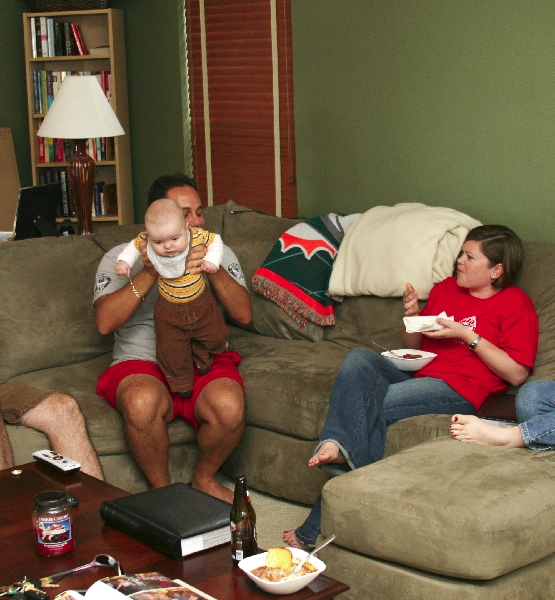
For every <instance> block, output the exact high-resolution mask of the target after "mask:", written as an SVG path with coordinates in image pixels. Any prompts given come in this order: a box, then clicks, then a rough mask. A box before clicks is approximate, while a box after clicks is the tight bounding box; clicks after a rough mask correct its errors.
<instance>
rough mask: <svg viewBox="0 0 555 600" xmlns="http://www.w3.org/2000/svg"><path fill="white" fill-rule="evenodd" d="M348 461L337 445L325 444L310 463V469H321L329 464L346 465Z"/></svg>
mask: <svg viewBox="0 0 555 600" xmlns="http://www.w3.org/2000/svg"><path fill="white" fill-rule="evenodd" d="M346 462H347V461H346V460H345V457H344V456H343V453H342V452H341V450H340V449H339V446H338V445H337V444H334V443H333V442H324V443H323V444H322V445H321V446H320V448H319V449H318V452H317V453H316V454H315V455H314V456H313V457H312V458H311V459H310V460H309V461H308V466H309V467H319V466H320V465H327V464H328V463H334V464H344V463H346Z"/></svg>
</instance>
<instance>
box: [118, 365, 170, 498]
mask: <svg viewBox="0 0 555 600" xmlns="http://www.w3.org/2000/svg"><path fill="white" fill-rule="evenodd" d="M116 406H117V408H118V410H119V412H120V413H121V415H122V417H123V429H124V432H125V439H126V441H127V445H128V446H129V450H130V451H131V454H132V455H133V458H134V459H135V460H136V461H137V464H138V465H139V467H140V468H141V470H142V471H143V473H144V474H145V477H146V478H147V479H148V481H149V483H150V485H151V486H152V487H154V488H157V487H162V486H164V485H169V484H170V483H171V482H170V473H169V465H168V452H169V446H170V440H169V435H168V426H167V424H168V422H169V421H170V419H171V417H172V412H173V408H172V403H171V398H170V394H169V392H168V390H167V389H166V387H165V386H164V384H163V383H162V382H161V381H159V380H158V379H156V377H152V376H151V375H143V374H137V375H129V376H128V377H125V378H124V379H122V381H121V382H120V384H119V386H118V389H117V392H116Z"/></svg>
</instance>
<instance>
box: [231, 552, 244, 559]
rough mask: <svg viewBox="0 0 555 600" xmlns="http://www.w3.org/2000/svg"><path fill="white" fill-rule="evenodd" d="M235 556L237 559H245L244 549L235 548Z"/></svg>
mask: <svg viewBox="0 0 555 600" xmlns="http://www.w3.org/2000/svg"><path fill="white" fill-rule="evenodd" d="M233 558H234V559H235V560H243V551H242V550H235V552H234V553H233Z"/></svg>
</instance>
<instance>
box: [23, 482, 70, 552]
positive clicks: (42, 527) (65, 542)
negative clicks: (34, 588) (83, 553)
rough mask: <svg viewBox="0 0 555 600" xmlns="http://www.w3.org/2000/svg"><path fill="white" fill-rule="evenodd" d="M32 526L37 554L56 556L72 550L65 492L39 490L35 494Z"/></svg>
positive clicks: (68, 509) (68, 510)
mask: <svg viewBox="0 0 555 600" xmlns="http://www.w3.org/2000/svg"><path fill="white" fill-rule="evenodd" d="M33 528H34V530H35V541H36V543H37V551H38V553H39V554H42V555H43V556H58V555H60V554H65V553H66V552H70V551H71V550H73V546H74V540H73V520H72V517H71V504H70V502H69V498H68V497H67V494H66V493H65V492H57V491H53V492H41V493H40V494H37V495H36V496H35V505H34V507H33Z"/></svg>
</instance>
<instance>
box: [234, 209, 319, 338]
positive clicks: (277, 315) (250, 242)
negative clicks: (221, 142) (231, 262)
mask: <svg viewBox="0 0 555 600" xmlns="http://www.w3.org/2000/svg"><path fill="white" fill-rule="evenodd" d="M233 210H245V211H248V212H243V213H239V214H233V213H232V212H231V211H233ZM300 222H301V219H282V218H279V217H274V216H270V215H263V214H260V213H257V212H254V211H250V210H249V209H247V208H245V207H241V206H238V205H237V204H235V203H234V202H233V201H231V200H230V201H229V202H228V203H227V204H226V205H225V213H224V230H223V240H224V242H225V243H226V244H227V245H228V246H229V247H230V248H231V249H232V250H233V251H234V252H235V254H236V255H237V258H238V259H239V263H240V264H241V268H242V270H243V273H244V275H245V280H246V283H247V286H248V288H249V292H250V293H251V294H250V296H251V301H252V308H253V318H252V321H251V323H250V324H249V325H247V326H246V329H248V330H249V331H253V332H255V333H260V334H262V335H268V336H271V337H277V338H284V339H307V340H310V341H314V342H316V341H321V340H322V339H323V336H324V333H323V328H322V327H321V326H320V325H315V324H314V323H310V322H309V323H308V324H307V325H306V327H303V328H300V327H299V326H298V325H297V324H296V323H295V322H294V321H293V319H291V317H290V316H289V315H288V314H287V313H286V312H285V311H284V310H283V309H282V308H280V307H279V306H278V305H277V304H275V302H272V301H271V300H268V299H267V298H265V297H264V296H261V295H260V294H257V293H255V292H253V291H252V278H253V275H254V273H255V271H256V269H258V267H260V266H261V265H262V263H263V262H264V260H265V259H266V257H267V256H268V254H269V252H270V250H271V249H272V247H273V245H274V244H275V243H276V242H277V241H278V239H279V236H280V235H281V234H282V233H283V232H284V231H286V230H287V229H289V228H290V227H293V225H295V224H297V223H300Z"/></svg>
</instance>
